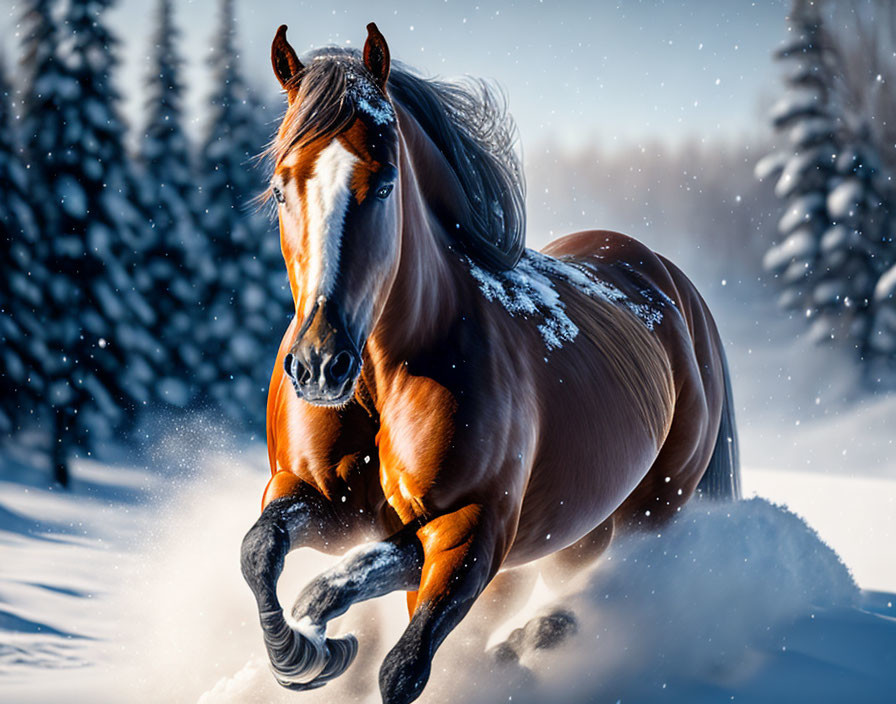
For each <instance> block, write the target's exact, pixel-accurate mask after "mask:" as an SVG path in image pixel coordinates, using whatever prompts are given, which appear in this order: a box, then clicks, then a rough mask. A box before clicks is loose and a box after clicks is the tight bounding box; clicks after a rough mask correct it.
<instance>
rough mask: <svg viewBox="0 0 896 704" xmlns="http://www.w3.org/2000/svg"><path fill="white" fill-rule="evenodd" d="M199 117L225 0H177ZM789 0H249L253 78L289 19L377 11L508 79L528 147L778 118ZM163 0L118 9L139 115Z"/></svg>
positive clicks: (318, 30)
mask: <svg viewBox="0 0 896 704" xmlns="http://www.w3.org/2000/svg"><path fill="white" fill-rule="evenodd" d="M4 4H5V5H6V7H7V8H8V9H7V10H6V11H4V12H2V14H0V31H2V35H0V36H2V37H3V38H4V40H3V42H2V45H3V48H4V51H5V54H6V58H7V59H12V58H13V57H14V56H15V43H14V41H9V40H14V38H15V33H16V31H17V29H16V24H17V23H18V15H19V14H20V13H21V4H20V3H19V2H15V1H14V0H13V1H11V0H5V2H4ZM175 4H176V21H177V23H178V26H179V27H180V28H181V31H182V34H183V40H184V41H183V53H184V55H185V57H186V59H187V71H188V73H187V79H188V81H189V83H190V85H191V95H190V100H189V105H190V107H191V112H192V116H193V119H194V120H197V119H200V118H201V107H202V105H203V101H204V99H205V96H206V94H207V92H208V88H209V86H208V81H209V77H208V74H207V72H206V70H205V64H204V57H206V56H207V54H208V48H209V45H210V43H211V37H212V35H213V33H214V32H215V29H216V27H217V8H216V2H215V1H214V0H177V2H176V3H175ZM787 4H788V3H786V2H785V1H784V0H756V1H755V2H750V0H690V1H687V0H642V1H640V2H638V1H631V0H629V1H626V2H602V1H595V2H553V1H551V0H543V1H540V0H519V1H515V2H506V1H504V2H493V3H489V2H479V3H477V2H471V1H459V0H399V1H397V2H391V3H385V2H377V3H372V2H370V1H369V0H367V1H356V2H320V1H319V0H316V1H313V2H305V1H303V0H237V7H238V22H239V25H238V27H239V29H238V32H239V43H240V46H241V47H242V53H243V65H244V69H245V74H246V75H247V77H248V78H249V79H250V80H251V81H253V82H255V83H256V85H257V86H258V87H259V89H261V90H262V91H265V92H268V93H271V94H273V93H274V92H275V91H276V88H277V85H276V83H275V79H274V77H273V74H272V73H271V69H270V63H269V46H270V41H271V38H272V37H273V34H274V31H275V30H276V28H277V26H278V25H279V24H280V23H286V24H288V25H289V28H290V30H289V37H290V40H291V41H292V42H293V44H294V46H295V47H296V49H297V50H298V51H299V52H302V51H305V50H307V49H310V48H312V47H317V46H321V45H325V44H352V45H360V44H362V43H363V40H364V37H365V36H366V31H365V25H366V23H367V22H369V21H371V20H374V21H376V22H377V24H378V25H379V27H380V29H381V31H382V32H383V34H384V35H385V36H386V39H387V40H388V41H389V44H390V47H391V49H392V55H393V56H394V57H397V58H400V59H402V60H404V61H405V62H406V63H408V64H411V65H413V66H416V67H417V68H420V69H422V70H423V71H425V72H427V73H434V74H441V75H444V76H451V75H458V74H464V73H467V74H472V75H478V76H484V77H489V78H493V79H496V80H497V81H498V82H499V83H500V84H501V85H502V86H503V87H504V89H505V90H506V92H507V94H508V96H509V100H510V105H511V109H512V111H513V113H514V115H515V116H516V118H517V121H518V123H519V126H520V131H521V136H522V139H523V144H524V146H526V145H529V146H533V145H536V144H540V143H542V142H544V141H546V140H548V139H554V140H557V141H559V142H560V143H562V144H564V145H567V146H575V145H576V144H580V143H582V142H584V141H586V140H590V139H598V140H600V141H601V142H604V143H612V142H620V143H631V142H646V141H650V140H654V139H657V140H667V141H677V140H679V139H681V138H683V137H693V136H698V137H706V138H709V137H713V136H717V135H722V136H727V135H733V134H739V133H742V132H756V131H760V130H765V129H767V127H766V125H765V122H764V120H763V119H762V117H761V113H760V111H759V105H760V102H761V101H762V99H763V97H765V98H767V97H768V96H774V95H775V94H776V93H777V92H779V91H780V83H779V79H778V73H777V70H776V69H775V66H774V65H773V63H772V61H771V57H770V52H771V50H772V48H773V47H774V46H775V45H776V44H777V43H778V42H779V41H780V40H781V39H782V38H783V37H784V34H785V31H786V25H785V21H784V18H785V14H786V9H787ZM154 7H155V2H152V1H151V0H121V1H120V2H119V3H118V5H117V7H116V8H115V9H114V10H112V12H111V13H110V16H109V19H110V22H111V25H112V28H113V30H114V31H115V32H116V34H117V35H118V36H119V38H120V39H121V40H122V46H121V50H122V58H123V65H122V69H121V73H120V75H119V77H118V82H119V85H120V86H130V87H131V88H130V89H128V90H125V91H123V92H124V93H125V94H126V97H127V99H128V103H127V115H128V117H129V118H130V119H131V120H132V121H133V120H134V119H137V118H138V116H139V106H140V104H141V96H140V90H139V86H140V85H141V84H142V82H143V81H144V79H145V75H146V57H147V55H148V52H149V36H150V32H151V28H152V24H153V14H154Z"/></svg>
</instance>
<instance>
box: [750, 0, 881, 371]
mask: <svg viewBox="0 0 896 704" xmlns="http://www.w3.org/2000/svg"><path fill="white" fill-rule="evenodd" d="M820 6H821V4H820V3H818V2H816V1H814V0H794V3H793V9H792V12H791V14H790V17H789V22H790V28H789V29H790V33H791V37H790V39H788V41H787V42H785V44H784V45H783V46H782V47H781V48H780V49H779V50H778V51H777V52H776V57H777V58H778V59H779V60H781V61H782V62H785V63H786V64H788V65H789V66H790V67H791V70H790V72H789V73H788V75H787V77H786V79H785V80H786V83H787V85H788V86H789V87H790V89H791V90H790V92H789V94H788V95H787V96H786V97H785V98H784V99H782V100H781V102H779V103H778V104H777V105H776V106H775V108H774V109H773V112H772V121H773V124H774V125H775V127H776V128H778V129H779V130H782V131H787V135H786V138H787V142H788V148H786V149H783V150H781V151H780V152H777V153H775V154H772V155H770V156H768V157H766V158H765V159H763V160H762V161H761V162H760V163H759V164H758V165H757V168H756V173H757V175H758V176H759V178H760V179H763V178H767V177H770V176H777V177H778V180H777V184H776V186H775V192H776V194H777V195H778V196H779V197H780V198H782V199H783V200H785V201H786V203H787V205H786V210H785V213H784V215H783V217H782V218H781V220H780V222H779V231H780V234H781V235H782V237H783V239H782V241H781V242H780V243H778V244H777V245H775V246H774V247H772V248H771V249H770V250H769V251H768V252H767V254H766V257H765V266H766V268H767V269H768V270H769V271H770V272H772V273H773V274H774V275H775V276H776V278H778V279H779V280H780V282H781V285H782V288H783V289H784V290H783V293H782V296H781V303H782V305H783V306H785V307H786V308H791V309H795V310H798V311H800V312H801V313H803V314H805V316H806V317H807V318H809V319H810V321H811V325H812V327H811V331H810V334H811V336H812V337H813V338H814V339H815V340H817V341H822V340H837V341H839V342H841V343H844V344H847V345H849V346H851V347H853V348H854V349H855V350H856V352H857V355H858V357H859V358H860V359H862V360H865V361H868V358H869V355H870V352H871V337H872V334H873V331H874V329H875V324H874V321H873V318H874V316H875V314H876V313H875V309H876V304H875V303H874V301H875V294H874V291H875V285H876V283H877V281H878V279H879V277H880V275H881V274H882V272H883V271H884V270H885V269H886V268H887V266H888V265H889V264H891V263H892V262H893V259H894V251H893V240H892V229H893V222H892V210H893V204H894V200H896V199H894V196H893V186H892V183H891V181H890V178H889V177H888V173H889V170H888V169H887V168H886V167H885V166H884V165H882V163H881V161H880V159H879V158H878V154H879V153H880V146H879V144H880V143H881V140H880V139H879V135H878V138H877V139H875V135H874V131H873V130H872V129H871V127H872V125H875V126H876V127H877V129H878V132H879V131H880V130H881V129H885V127H881V125H880V124H877V123H881V122H883V123H884V125H885V124H886V122H887V121H886V120H882V121H881V120H877V119H876V116H875V114H874V111H875V110H879V109H880V108H881V104H880V100H878V99H877V98H879V97H880V94H881V93H880V91H878V90H876V89H874V88H871V89H865V88H860V89H858V90H857V89H856V82H857V81H863V82H865V83H868V84H869V85H873V84H875V83H881V81H882V80H883V77H882V75H881V74H877V75H876V76H874V75H866V74H867V73H868V72H867V71H865V72H864V73H863V72H862V71H857V69H856V66H855V64H856V62H855V61H854V60H853V59H855V58H856V55H857V53H858V54H860V55H861V57H860V58H861V60H860V61H859V62H858V65H859V66H861V67H867V66H870V65H875V62H876V61H877V60H878V58H879V57H875V58H873V59H870V60H869V59H867V58H866V57H864V54H865V53H866V49H865V46H864V45H863V43H862V42H860V41H859V42H857V41H856V40H855V39H854V38H853V37H852V36H851V35H850V36H848V37H840V36H838V35H835V34H830V33H828V31H827V30H826V27H825V21H824V16H823V14H822V10H821V7H820ZM893 18H894V19H896V13H894V14H893ZM888 56H889V55H888ZM869 111H870V112H869ZM880 339H881V338H880V337H879V336H878V341H879V340H880Z"/></svg>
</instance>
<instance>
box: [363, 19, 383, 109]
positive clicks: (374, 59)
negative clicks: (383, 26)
mask: <svg viewBox="0 0 896 704" xmlns="http://www.w3.org/2000/svg"><path fill="white" fill-rule="evenodd" d="M364 66H365V68H366V69H367V70H368V71H370V75H371V76H373V78H374V80H375V81H376V84H377V85H378V86H379V87H380V90H382V91H383V92H384V93H385V92H386V81H388V80H389V45H388V44H386V39H385V38H384V37H383V35H382V34H380V30H379V29H377V26H376V23H375V22H371V23H370V24H369V25H367V41H366V42H365V43H364Z"/></svg>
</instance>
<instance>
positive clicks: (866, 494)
mask: <svg viewBox="0 0 896 704" xmlns="http://www.w3.org/2000/svg"><path fill="white" fill-rule="evenodd" d="M261 460H262V457H261V455H260V453H257V452H252V453H250V454H248V455H247V456H243V457H240V458H223V457H219V458H216V460H215V461H213V462H210V465H211V466H210V467H209V468H208V469H207V471H205V472H203V474H202V475H201V476H200V477H199V478H197V479H195V480H193V481H191V482H188V483H187V484H186V485H184V486H181V487H178V488H177V489H176V490H174V489H173V488H172V487H171V486H166V485H165V484H166V483H163V482H161V481H159V480H158V479H153V478H152V477H151V476H149V475H147V474H145V473H140V472H135V471H132V470H126V469H122V468H118V467H107V466H102V465H98V464H94V463H89V462H82V463H79V464H78V465H77V467H76V472H77V476H78V481H77V483H76V485H75V490H74V492H73V493H72V494H64V493H62V492H58V491H49V490H46V489H43V488H38V487H26V488H23V486H22V485H21V484H20V483H17V482H10V481H3V482H0V506H4V507H6V508H5V509H4V513H3V526H4V527H3V530H2V531H0V543H2V545H3V555H4V569H3V572H2V576H0V633H2V636H0V700H2V701H15V702H22V703H23V704H24V703H25V702H53V701H58V700H60V699H61V698H62V697H64V698H65V700H66V701H76V702H78V701H84V702H104V701H108V702H122V701H127V702H130V701H134V702H202V704H228V703H233V704H236V702H280V701H282V702H287V701H297V700H298V699H299V698H300V697H301V698H302V700H303V701H308V702H326V701H334V699H331V697H333V696H336V695H339V697H340V699H339V700H340V701H352V700H357V701H370V702H375V701H377V698H376V690H375V688H373V686H372V685H373V683H374V682H375V672H376V670H375V668H376V667H377V665H378V663H379V661H380V659H381V658H382V656H383V654H384V653H385V651H386V649H387V648H388V646H389V644H390V643H392V642H394V640H395V639H396V638H397V636H398V633H399V632H400V629H401V628H402V625H403V623H405V612H404V606H403V603H402V599H401V597H395V596H393V597H389V598H387V599H384V600H380V602H377V603H374V604H370V605H364V606H361V607H357V608H356V609H355V610H354V611H353V612H352V613H350V614H349V615H348V616H347V617H345V621H344V622H343V623H342V624H340V625H337V629H345V630H351V631H353V632H355V633H358V634H359V636H360V638H361V643H362V656H361V658H360V659H359V661H358V662H357V663H356V664H355V665H354V666H353V668H352V670H351V671H350V673H349V674H347V675H346V677H345V678H344V681H340V682H336V683H333V684H332V685H329V686H328V687H327V688H325V689H324V690H321V691H320V692H319V693H317V694H307V695H297V694H292V693H288V692H286V691H284V690H280V689H279V688H278V687H277V686H276V685H275V684H273V680H272V679H271V678H270V675H269V673H268V672H267V670H266V667H265V664H264V659H263V650H262V647H261V642H260V637H259V632H258V626H257V622H256V619H255V615H254V611H253V608H254V605H253V602H252V599H251V596H250V594H249V592H248V590H247V588H246V587H245V585H244V584H243V583H242V580H241V578H240V576H239V570H238V560H237V552H238V546H239V539H240V537H241V535H242V533H243V531H244V530H245V528H246V526H248V525H250V524H251V521H252V520H253V516H254V513H255V511H256V508H257V507H256V503H257V502H256V501H255V499H256V498H257V495H258V494H259V492H260V487H261V486H262V485H263V484H264V481H265V477H264V474H263V472H261V471H258V469H257V467H258V466H259V465H260V462H261ZM250 465H251V466H250ZM212 467H214V469H212ZM216 476H217V479H215V478H214V477H216ZM113 479H114V483H112V482H111V481H110V480H113ZM745 484H746V488H747V493H748V495H752V494H754V493H755V494H758V495H760V496H766V497H769V498H770V499H772V500H774V501H777V502H783V503H787V504H789V505H790V506H791V507H792V508H793V509H794V510H795V511H796V512H797V513H799V514H800V515H801V516H803V517H804V518H805V519H806V520H807V521H808V523H809V524H810V525H811V526H813V527H814V528H815V529H817V530H818V533H819V535H818V536H815V535H814V533H812V531H811V530H809V529H808V528H807V527H806V525H805V524H804V523H803V522H802V521H801V520H800V519H798V518H797V517H796V516H794V515H793V514H791V513H789V512H787V511H785V510H784V509H782V508H778V507H775V506H773V505H772V504H769V503H767V502H764V501H760V500H753V501H745V502H743V503H742V504H740V505H738V506H735V507H730V506H729V507H725V508H723V509H712V508H706V507H703V506H695V507H694V509H693V510H692V511H691V512H689V513H688V514H687V515H686V516H684V517H683V518H682V519H681V521H680V522H679V524H678V525H676V526H670V527H669V529H668V530H667V531H665V535H663V536H646V537H644V538H641V539H638V540H634V541H629V542H627V543H624V544H621V545H619V546H616V547H615V548H614V549H613V551H612V553H611V555H610V556H609V559H607V560H605V561H604V563H602V565H601V566H600V567H599V568H597V569H596V570H594V571H593V572H592V573H591V574H590V575H588V577H587V579H584V580H583V582H582V583H580V584H577V585H573V586H571V588H570V593H569V594H566V595H563V596H562V597H560V598H559V603H562V604H563V605H565V606H567V607H571V608H572V609H573V610H574V611H575V613H576V614H577V615H578V616H579V618H580V622H581V623H580V632H579V634H578V635H577V636H576V637H575V638H574V639H573V641H572V642H570V643H568V644H567V645H565V646H563V647H561V648H560V649H558V650H557V651H554V652H532V653H529V654H528V655H527V656H526V657H524V659H523V662H524V664H525V665H526V666H527V668H528V669H529V670H531V672H534V673H535V674H534V675H532V674H530V673H529V672H527V671H525V670H522V669H518V668H512V669H507V668H505V669H501V668H498V669H494V670H493V669H491V668H488V669H483V668H482V666H481V664H480V662H481V660H480V658H477V657H476V656H475V654H474V653H473V652H472V649H471V648H470V647H469V646H470V644H471V643H474V642H476V638H477V635H478V634H477V633H476V628H475V624H476V618H475V613H474V614H473V615H471V624H472V625H470V626H469V627H467V628H466V630H462V631H460V632H458V633H457V634H456V636H457V637H456V638H453V639H452V640H449V642H448V643H446V645H445V647H444V648H443V651H441V652H440V653H439V656H438V657H437V659H436V663H435V664H436V667H435V671H434V675H433V684H432V686H431V687H430V688H428V690H427V693H426V695H425V696H424V699H423V700H422V701H425V702H442V701H449V700H450V701H459V700H464V701H477V702H492V701H506V700H507V698H508V697H510V696H512V697H513V701H515V702H518V701H532V702H537V701H545V700H547V698H550V699H556V700H559V701H570V702H572V701H593V700H594V699H593V697H595V696H597V697H598V700H604V699H612V700H613V701H615V700H616V699H621V700H623V701H626V700H628V701H653V700H656V701H659V700H661V699H662V700H664V701H692V702H693V701H721V699H722V698H724V699H726V700H727V699H728V697H730V696H734V697H735V700H736V701H750V702H753V701H756V702H758V701H788V700H791V701H792V700H793V697H795V696H797V695H800V698H804V697H805V698H811V699H812V700H814V701H838V700H840V699H841V698H842V697H845V696H847V695H850V696H851V698H853V700H858V701H885V700H888V698H889V697H890V696H891V695H892V691H893V689H892V687H893V686H894V685H896V608H894V603H896V560H894V557H893V552H892V548H891V546H892V545H893V544H894V543H896V511H894V508H896V507H894V491H893V490H894V488H896V483H894V482H893V481H892V480H889V479H864V480H856V479H849V478H845V477H830V476H818V475H814V474H809V473H796V472H794V473H782V472H775V471H769V470H759V469H747V470H746V471H745ZM174 495H176V497H177V498H171V499H170V500H168V499H166V500H164V501H162V502H159V501H156V500H153V499H152V498H151V497H157V498H158V497H166V496H167V497H173V496H174ZM720 512H721V513H720ZM828 546H830V548H829V547H828ZM835 551H836V552H835ZM838 555H839V558H840V559H842V560H843V563H845V565H846V566H848V567H849V568H850V569H851V571H852V577H854V578H855V582H857V583H858V585H859V587H862V589H859V588H857V587H856V586H855V583H854V582H853V579H852V577H850V574H849V571H848V570H847V569H846V567H845V566H844V564H842V563H841V562H840V559H838V557H837V556H838ZM328 562H329V559H328V558H323V557H321V556H317V555H315V554H314V553H311V552H299V553H296V554H295V555H294V556H291V557H290V559H289V561H288V564H287V571H286V573H285V575H284V578H283V580H282V583H281V589H282V597H283V599H284V601H285V602H286V603H289V601H290V597H291V596H294V595H295V594H297V592H298V590H299V588H300V586H301V585H302V584H303V583H304V582H305V581H306V580H307V579H308V578H309V577H311V576H313V575H314V574H316V573H317V572H319V571H320V570H322V569H323V568H324V567H325V566H326V565H327V564H328ZM555 599H556V597H555V596H554V595H551V594H550V593H549V592H547V591H546V590H545V589H542V590H541V593H540V598H538V597H536V599H535V600H533V603H531V604H530V606H529V607H527V609H526V610H525V612H524V613H523V614H521V615H520V616H518V617H516V618H514V619H512V623H510V624H508V626H506V627H505V628H504V629H503V631H504V633H506V632H507V631H508V630H509V628H510V627H511V626H520V625H523V624H524V623H525V622H526V620H527V618H528V617H530V616H531V615H533V614H535V613H538V612H539V608H542V607H544V605H545V604H546V603H549V602H551V601H554V600H555ZM457 668H463V671H464V672H469V673H470V676H469V677H468V678H465V680H464V682H463V684H460V685H459V684H458V682H457V680H456V678H455V677H456V673H457V672H458V669H457ZM856 695H860V696H859V698H858V699H855V696H856Z"/></svg>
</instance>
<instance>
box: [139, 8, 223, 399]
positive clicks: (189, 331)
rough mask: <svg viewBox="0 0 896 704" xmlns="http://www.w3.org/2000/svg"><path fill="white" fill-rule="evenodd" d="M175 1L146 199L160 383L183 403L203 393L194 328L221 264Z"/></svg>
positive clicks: (160, 49)
mask: <svg viewBox="0 0 896 704" xmlns="http://www.w3.org/2000/svg"><path fill="white" fill-rule="evenodd" d="M172 14H173V13H172V3H171V0H159V4H158V15H157V22H158V24H157V27H156V31H155V34H154V36H153V43H152V49H151V54H152V55H151V58H150V70H149V76H148V80H147V83H146V88H147V98H146V111H147V115H148V117H147V123H146V129H145V131H144V135H143V140H142V143H141V145H140V163H141V166H142V174H141V175H142V180H141V200H142V202H143V204H144V207H145V209H146V212H147V213H148V215H149V217H150V224H151V228H152V229H151V230H150V232H149V233H148V239H147V244H146V246H145V265H144V267H142V268H141V270H140V274H141V275H142V277H144V278H145V280H140V279H138V280H139V281H140V283H141V284H142V288H143V290H147V291H151V292H152V300H153V308H154V310H155V313H156V319H155V323H154V324H153V325H152V326H151V328H150V333H151V335H152V337H153V339H154V340H155V343H156V347H155V362H156V363H157V364H158V375H159V377H160V380H159V382H158V384H157V385H156V387H155V390H156V392H157V393H158V395H159V396H160V397H161V398H162V399H163V400H164V401H166V402H168V403H170V404H173V405H175V406H179V407H184V406H186V405H188V404H189V402H190V401H191V400H192V399H193V398H194V396H195V393H196V380H195V373H196V369H197V368H198V367H199V363H200V359H201V355H200V351H199V347H198V340H197V338H196V334H195V331H194V325H195V322H196V320H197V319H198V318H199V316H200V310H199V302H200V300H201V295H202V291H203V289H204V288H205V287H206V286H207V285H208V283H209V282H210V281H211V279H212V277H213V275H214V271H213V269H212V267H211V262H210V260H209V259H208V258H207V254H206V252H205V251H204V248H203V237H202V235H201V234H200V232H199V225H198V223H197V213H196V211H197V196H198V188H197V186H196V178H195V173H194V170H193V169H192V168H191V161H192V158H191V156H192V155H191V151H190V144H189V140H188V139H187V135H186V133H185V132H184V128H183V121H184V117H183V86H182V84H181V80H180V71H181V66H182V64H183V62H182V60H181V58H180V56H179V54H178V52H177V48H176V42H177V40H178V37H179V32H178V31H177V29H176V28H175V26H174V22H173V17H172Z"/></svg>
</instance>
